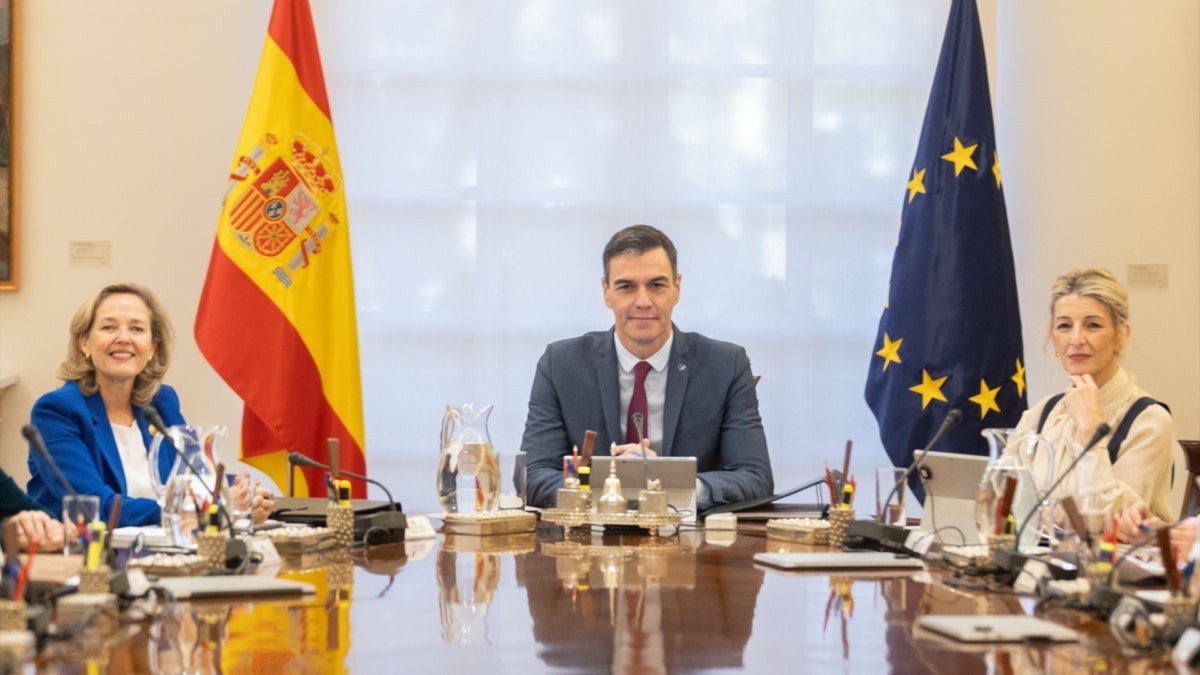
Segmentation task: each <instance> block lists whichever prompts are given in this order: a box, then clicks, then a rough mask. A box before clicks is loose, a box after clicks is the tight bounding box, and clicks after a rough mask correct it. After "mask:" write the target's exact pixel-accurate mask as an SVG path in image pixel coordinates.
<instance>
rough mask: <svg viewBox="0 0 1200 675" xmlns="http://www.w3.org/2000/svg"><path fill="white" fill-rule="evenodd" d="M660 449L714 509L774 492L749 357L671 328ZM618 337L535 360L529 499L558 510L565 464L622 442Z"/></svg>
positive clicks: (527, 442)
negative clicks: (586, 444) (683, 465)
mask: <svg viewBox="0 0 1200 675" xmlns="http://www.w3.org/2000/svg"><path fill="white" fill-rule="evenodd" d="M672 329H673V330H674V334H675V339H674V342H673V343H672V344H671V359H670V363H669V365H668V366H667V392H666V403H665V410H664V417H665V419H664V420H663V446H662V451H661V452H660V453H659V454H660V455H662V456H664V457H669V456H671V455H682V456H692V457H695V458H696V471H697V474H698V477H699V478H700V479H701V480H702V481H704V483H705V485H707V486H708V489H709V497H710V499H711V501H712V502H713V504H726V503H730V502H739V501H745V500H749V499H758V498H760V497H766V496H768V495H770V494H771V493H772V491H773V490H774V487H775V484H774V479H773V477H772V474H771V459H770V457H769V456H768V454H767V438H766V435H765V434H764V433H763V427H762V420H761V418H760V417H759V415H758V396H757V395H756V394H755V388H754V377H753V375H751V373H750V359H749V357H747V356H746V350H745V349H743V348H741V347H739V346H738V345H735V344H732V343H729V342H720V341H718V340H713V339H710V338H707V337H705V336H703V335H701V334H699V333H684V332H681V331H680V330H679V329H678V328H676V327H674V326H672ZM613 340H614V334H613V329H611V328H610V329H609V330H607V331H599V332H594V333H587V334H585V335H581V336H580V337H577V338H571V339H568V340H561V341H559V342H554V343H552V344H551V345H550V346H548V347H546V351H545V353H544V354H542V358H541V359H540V360H538V364H537V372H536V373H535V374H534V378H533V388H532V391H531V392H530V394H529V416H528V418H527V419H526V421H525V436H524V438H523V439H522V441H521V449H522V450H524V451H525V452H526V453H527V456H526V461H527V466H526V474H527V483H526V489H527V499H528V500H529V502H530V504H532V505H534V506H540V507H550V506H553V505H554V500H555V496H556V494H555V493H556V491H557V490H558V488H560V487H562V480H563V476H562V457H563V455H566V454H570V453H571V448H572V447H575V446H582V445H583V436H584V432H585V431H587V430H588V429H592V430H594V431H596V432H597V437H596V446H595V454H597V455H607V454H608V452H609V445H610V444H611V443H612V442H613V440H615V439H621V438H622V436H621V409H620V408H621V394H620V385H619V384H618V382H617V371H618V369H619V368H620V366H619V365H618V363H617V349H616V345H615V344H614V342H613Z"/></svg>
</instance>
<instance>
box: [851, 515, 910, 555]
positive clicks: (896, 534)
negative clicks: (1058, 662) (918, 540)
mask: <svg viewBox="0 0 1200 675" xmlns="http://www.w3.org/2000/svg"><path fill="white" fill-rule="evenodd" d="M907 542H908V528H904V527H899V526H898V525H885V524H884V523H878V522H875V521H874V520H852V521H850V524H849V525H847V526H846V539H845V546H846V548H857V549H866V550H870V551H887V552H891V553H904V554H907V555H912V553H913V552H912V551H910V550H909V549H908V547H907V546H905V544H906V543H907Z"/></svg>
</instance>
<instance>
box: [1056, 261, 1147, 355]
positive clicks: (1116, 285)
mask: <svg viewBox="0 0 1200 675" xmlns="http://www.w3.org/2000/svg"><path fill="white" fill-rule="evenodd" d="M1068 295H1078V296H1080V297H1084V298H1092V299H1093V300H1095V301H1097V302H1099V303H1100V304H1102V305H1104V306H1105V307H1106V308H1107V309H1108V315H1109V318H1111V319H1112V321H1113V328H1115V329H1116V330H1117V335H1118V336H1119V337H1120V336H1123V335H1124V333H1123V332H1122V331H1121V330H1120V329H1121V326H1124V325H1125V324H1127V323H1129V294H1128V293H1127V292H1126V291H1125V287H1124V286H1122V285H1121V282H1120V281H1117V277H1116V275H1114V274H1113V273H1112V272H1110V271H1108V270H1107V269H1105V268H1103V267H1091V268H1088V269H1085V270H1071V271H1070V272H1067V273H1066V274H1064V275H1062V276H1060V277H1059V278H1057V279H1055V280H1054V286H1052V287H1051V289H1050V330H1048V331H1047V333H1046V340H1047V342H1048V341H1049V340H1050V336H1051V334H1052V333H1053V331H1054V306H1055V305H1056V304H1057V303H1058V301H1059V299H1061V298H1063V297H1065V296H1068ZM1123 341H1124V340H1123V339H1122V342H1123Z"/></svg>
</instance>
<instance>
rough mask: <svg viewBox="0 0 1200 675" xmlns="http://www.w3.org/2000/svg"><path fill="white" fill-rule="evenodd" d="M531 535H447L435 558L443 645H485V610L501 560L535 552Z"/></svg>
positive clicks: (493, 589)
mask: <svg viewBox="0 0 1200 675" xmlns="http://www.w3.org/2000/svg"><path fill="white" fill-rule="evenodd" d="M535 541H536V535H535V534H534V533H533V532H523V533H519V534H506V535H491V536H486V537H481V536H467V535H461V536H460V535H453V534H447V535H443V537H442V545H441V547H440V548H439V549H438V554H437V584H438V610H439V613H440V615H441V619H442V641H443V642H445V643H446V644H462V645H473V644H488V633H487V630H488V625H487V617H488V608H489V607H490V606H491V604H492V598H493V597H494V594H495V592H496V587H497V586H498V585H499V584H500V570H501V560H502V559H503V558H505V557H512V556H514V555H517V554H521V553H531V552H533V551H534V550H535Z"/></svg>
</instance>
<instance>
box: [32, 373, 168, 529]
mask: <svg viewBox="0 0 1200 675" xmlns="http://www.w3.org/2000/svg"><path fill="white" fill-rule="evenodd" d="M153 405H154V407H155V408H156V409H157V410H158V413H159V414H160V415H162V418H163V421H164V422H166V423H167V424H170V425H172V426H173V425H176V424H186V422H185V421H184V419H183V415H182V413H180V412H179V396H178V395H177V394H176V393H175V390H174V389H172V388H171V387H169V386H167V385H165V384H164V385H162V386H161V387H159V389H158V394H157V395H155V397H154V401H153ZM133 415H134V418H135V419H136V420H137V425H138V428H140V429H141V430H142V439H143V440H144V441H145V443H146V447H147V448H149V447H150V440H151V438H150V424H149V423H148V422H147V421H146V417H145V415H143V414H142V409H141V408H138V407H136V406H135V407H134V409H133ZM32 417H33V424H34V425H35V426H36V427H37V428H38V431H40V432H41V434H42V438H43V439H45V441H46V447H47V448H49V450H50V454H51V456H53V457H54V461H55V463H57V464H58V466H59V468H60V469H62V472H63V475H64V476H66V478H67V480H68V481H69V482H70V483H71V487H73V488H75V492H77V493H79V494H81V495H96V496H98V497H100V517H101V519H104V520H107V518H108V514H109V512H110V511H111V510H112V502H113V497H115V496H116V495H118V494H119V495H124V494H125V489H126V486H125V468H124V465H122V464H121V454H120V452H119V451H118V450H117V439H116V437H115V436H113V432H112V425H111V424H110V423H109V421H108V413H107V412H105V410H104V400H103V399H101V398H100V394H99V392H97V393H95V394H92V395H91V396H84V395H83V392H81V391H79V386H78V385H77V384H75V383H74V382H67V383H66V384H64V385H63V386H61V387H59V388H58V389H55V390H54V391H52V392H50V393H48V394H44V395H43V396H42V397H41V398H39V399H38V400H37V403H34V404H33V413H32ZM174 463H175V451H174V449H171V448H170V447H167V448H163V449H162V450H161V451H160V452H159V453H158V471H159V479H160V480H164V481H165V480H166V478H167V475H168V474H169V473H170V470H171V467H172V465H173V464H174ZM29 472H30V474H32V477H31V478H30V479H29V484H28V486H27V491H28V492H29V496H30V497H31V498H32V499H33V500H34V501H35V502H37V503H38V504H40V505H41V506H42V507H43V508H45V509H46V510H47V511H49V512H50V513H52V514H54V515H55V516H56V517H61V515H62V499H63V496H64V495H66V494H67V489H66V487H64V486H63V485H62V484H61V483H60V482H59V481H58V478H57V477H55V475H54V470H53V469H52V468H50V465H49V463H47V462H46V460H45V458H43V457H42V456H41V454H40V453H38V452H37V451H36V450H34V449H33V447H32V446H31V447H30V448H29ZM161 519H162V516H161V510H160V508H159V505H158V502H157V501H155V500H153V499H147V498H145V497H140V498H127V497H124V496H123V497H122V503H121V520H120V525H122V526H123V525H158V524H159V522H160V521H161ZM110 526H111V524H110Z"/></svg>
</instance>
